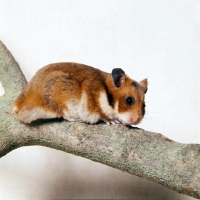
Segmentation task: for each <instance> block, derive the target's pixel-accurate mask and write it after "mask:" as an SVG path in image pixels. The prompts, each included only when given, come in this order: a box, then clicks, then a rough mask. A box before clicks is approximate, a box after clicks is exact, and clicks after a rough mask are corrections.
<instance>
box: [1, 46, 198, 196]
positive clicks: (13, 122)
mask: <svg viewBox="0 0 200 200" xmlns="http://www.w3.org/2000/svg"><path fill="white" fill-rule="evenodd" d="M0 81H1V82H2V84H3V87H4V88H5V94H4V96H0V123H1V126H0V157H2V156H5V155H6V154H7V153H9V152H10V151H12V150H14V149H16V148H19V147H22V146H29V145H42V146H46V147H50V148H54V149H57V150H62V151H65V152H68V153H72V154H75V155H78V156H82V157H85V158H88V159H90V160H93V161H95V162H100V163H102V164H105V165H108V166H111V167H114V168H117V169H119V170H122V171H125V172H128V173H130V174H133V175H137V176H140V177H143V178H145V179H148V180H151V181H154V182H156V183H159V184H162V185H164V186H166V187H168V188H171V189H173V190H176V191H178V192H180V193H183V194H187V195H190V196H193V197H195V198H200V167H199V166H200V145H198V144H180V143H177V142H174V141H172V140H170V139H168V138H166V137H164V136H163V135H161V134H158V133H152V132H148V131H145V130H142V129H137V128H131V127H126V126H124V125H116V126H107V125H106V124H97V125H88V124H84V123H78V122H67V121H65V120H61V119H55V120H48V121H46V120H44V121H39V122H35V123H33V124H32V125H26V124H23V123H21V122H19V121H18V120H17V119H16V116H15V115H14V114H13V113H12V109H11V107H12V104H13V101H14V99H15V98H16V97H17V96H18V95H19V93H20V92H21V91H22V89H23V88H24V87H25V86H26V84H27V82H26V80H25V77H24V75H23V73H22V72H21V70H20V68H19V65H18V64H17V63H16V61H15V60H14V58H13V57H12V55H11V54H10V52H9V51H8V50H7V49H6V47H5V46H4V45H3V44H2V43H1V42H0Z"/></svg>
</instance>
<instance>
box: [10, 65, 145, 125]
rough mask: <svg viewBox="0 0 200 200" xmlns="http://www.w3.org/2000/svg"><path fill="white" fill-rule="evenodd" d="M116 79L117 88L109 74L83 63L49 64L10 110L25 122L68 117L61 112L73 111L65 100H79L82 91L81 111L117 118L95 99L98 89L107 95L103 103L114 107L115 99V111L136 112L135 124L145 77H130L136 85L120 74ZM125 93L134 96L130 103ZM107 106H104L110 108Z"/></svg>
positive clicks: (141, 102) (74, 101) (139, 112)
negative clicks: (85, 100)
mask: <svg viewBox="0 0 200 200" xmlns="http://www.w3.org/2000/svg"><path fill="white" fill-rule="evenodd" d="M120 81H121V85H120V88H117V87H116V86H115V85H114V82H113V79H112V75H111V74H108V73H105V72H103V71H101V70H99V69H96V68H93V67H90V66H86V65H83V64H77V63H55V64H50V65H47V66H45V67H43V68H41V69H40V70H39V71H38V72H37V73H36V75H35V76H34V77H33V78H32V80H31V81H30V83H29V84H28V85H27V87H26V88H25V90H24V91H23V92H22V93H21V94H20V95H19V97H18V98H17V99H16V101H15V103H14V110H15V112H16V113H17V114H18V118H19V119H20V120H21V121H23V122H25V123H30V122H32V121H34V120H36V119H38V118H54V117H64V118H66V119H68V118H67V117H65V113H68V112H70V113H73V111H71V110H69V109H70V108H69V107H68V103H70V105H73V106H74V105H75V104H79V102H80V101H82V102H84V99H83V98H82V96H83V93H84V92H85V93H86V96H87V105H86V107H87V108H84V111H85V112H88V113H91V114H96V115H99V119H101V120H104V121H106V122H111V121H113V120H119V121H120V119H117V118H116V119H112V117H111V116H109V115H108V114H107V113H105V112H104V111H103V110H102V108H101V106H100V103H99V98H100V94H101V93H102V94H105V95H106V96H107V102H105V104H106V105H107V104H108V105H109V106H110V107H111V108H113V109H114V108H115V105H116V103H117V102H118V112H119V113H127V112H128V113H129V112H130V116H131V117H132V118H134V115H135V113H137V115H138V119H137V122H136V123H135V124H137V123H139V122H140V121H141V119H142V118H143V114H144V113H142V106H143V104H144V94H145V92H146V90H147V80H146V79H145V80H143V81H141V82H140V83H137V82H136V81H134V82H135V83H136V86H133V84H132V82H133V80H131V79H130V78H129V77H128V76H126V75H124V76H123V77H122V79H121V80H120ZM127 96H133V97H134V99H135V103H134V104H133V105H132V106H130V105H127V104H126V102H125V99H126V97H127ZM81 98H82V100H81ZM103 104H104V103H103ZM109 106H107V107H108V108H110V107H109ZM105 107H106V106H105ZM107 107H106V108H107ZM73 108H76V107H73ZM80 109H81V108H80ZM85 109H86V110H85ZM131 113H132V114H131ZM96 115H95V116H96ZM95 116H94V117H95ZM76 119H77V120H80V121H86V122H89V123H93V122H91V121H90V120H88V121H87V119H86V120H83V119H81V118H80V119H79V117H75V121H76ZM69 120H70V119H69ZM72 120H73V119H72ZM94 121H95V120H94ZM97 121H98V120H97ZM125 123H127V122H125Z"/></svg>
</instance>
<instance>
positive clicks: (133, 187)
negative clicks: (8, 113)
mask: <svg viewBox="0 0 200 200" xmlns="http://www.w3.org/2000/svg"><path fill="white" fill-rule="evenodd" d="M0 40H2V42H3V43H4V44H5V45H6V46H7V48H8V49H9V50H10V51H11V53H12V54H13V56H14V57H15V59H16V60H17V62H18V63H19V65H20V66H21V69H22V71H23V72H24V74H25V76H26V78H27V80H28V81H29V80H30V79H31V77H32V76H33V75H34V74H35V72H36V71H37V70H38V69H39V68H41V67H42V66H44V65H46V64H49V63H52V62H61V61H67V62H68V61H72V62H80V63H84V64H88V65H92V66H94V67H97V68H100V69H102V70H104V71H107V72H111V70H112V68H114V67H120V68H122V69H124V71H125V72H126V73H127V74H128V75H129V76H130V77H131V78H133V79H135V80H141V79H143V78H146V77H147V78H148V80H149V90H148V92H147V95H146V105H147V114H146V116H145V119H144V120H143V122H142V123H141V124H140V125H139V126H138V127H140V128H144V129H146V130H149V131H154V132H159V133H162V134H163V135H165V136H167V137H169V138H171V139H173V140H175V141H177V142H182V143H200V1H198V0H168V1H167V0H153V1H150V0H142V1H138V0H130V1H128V0H121V1H118V0H98V1H97V0H96V1H95V0H84V1H80V0H79V1H78V0H65V1H64V0H58V1H53V0H48V1H47V0H42V1H37V0H35V1H30V0H18V1H17V0H0ZM0 198H1V199H5V200H6V199H28V200H29V199H34V200H35V199H67V198H71V199H73V198H74V199H75V198H79V199H80V198H93V199H94V198H101V199H103V198H109V199H111V198H113V199H117V198H118V199H122V198H124V199H127V198H130V199H137V200H140V199H145V200H155V199H156V200H157V199H165V200H168V199H169V200H175V199H176V200H177V199H181V200H182V199H183V200H189V199H192V198H190V197H187V196H185V195H181V194H178V193H176V192H174V191H171V190H168V189H166V188H164V187H162V186H160V185H157V184H155V183H152V182H149V181H146V180H144V179H141V178H138V177H135V176H132V175H129V174H127V173H123V172H121V171H118V170H115V169H112V168H109V167H107V166H104V165H101V164H98V163H94V162H91V161H89V160H86V159H83V158H79V157H75V156H73V155H69V154H66V153H64V152H60V151H56V150H53V149H48V148H45V147H24V148H20V149H17V150H15V151H13V152H11V153H9V154H8V155H6V156H5V157H3V158H1V159H0Z"/></svg>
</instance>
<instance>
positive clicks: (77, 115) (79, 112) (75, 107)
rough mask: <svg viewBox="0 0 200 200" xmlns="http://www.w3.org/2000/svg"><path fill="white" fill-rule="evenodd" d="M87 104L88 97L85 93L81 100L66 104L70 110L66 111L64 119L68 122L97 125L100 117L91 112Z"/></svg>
mask: <svg viewBox="0 0 200 200" xmlns="http://www.w3.org/2000/svg"><path fill="white" fill-rule="evenodd" d="M87 103H88V101H87V95H86V93H85V92H83V93H82V96H81V99H80V100H71V101H69V102H68V103H67V104H66V105H67V108H68V110H65V111H64V116H63V117H64V118H65V119H66V120H68V121H83V122H88V123H91V124H94V123H96V122H97V121H99V120H100V116H99V114H96V113H91V112H89V111H88V109H87Z"/></svg>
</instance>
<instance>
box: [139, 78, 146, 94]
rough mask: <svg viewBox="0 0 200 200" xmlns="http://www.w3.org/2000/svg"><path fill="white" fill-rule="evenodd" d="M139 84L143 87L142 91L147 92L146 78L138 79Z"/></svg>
mask: <svg viewBox="0 0 200 200" xmlns="http://www.w3.org/2000/svg"><path fill="white" fill-rule="evenodd" d="M139 84H140V85H141V86H142V88H143V89H144V93H146V92H147V89H148V88H147V86H148V80H147V79H146V78H145V79H144V80H142V81H140V82H139Z"/></svg>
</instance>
